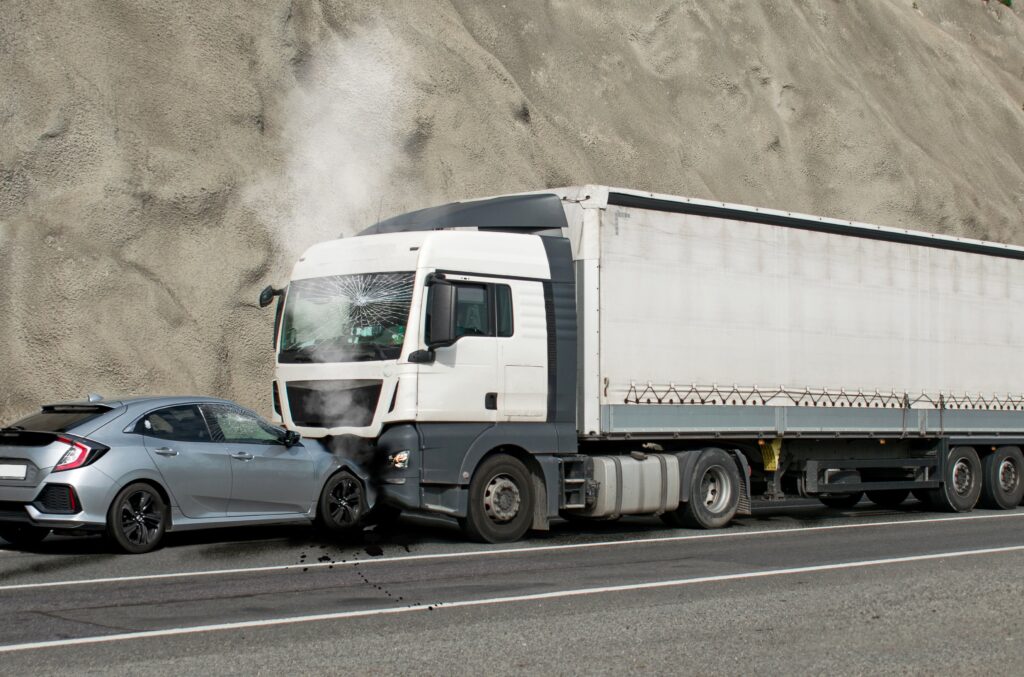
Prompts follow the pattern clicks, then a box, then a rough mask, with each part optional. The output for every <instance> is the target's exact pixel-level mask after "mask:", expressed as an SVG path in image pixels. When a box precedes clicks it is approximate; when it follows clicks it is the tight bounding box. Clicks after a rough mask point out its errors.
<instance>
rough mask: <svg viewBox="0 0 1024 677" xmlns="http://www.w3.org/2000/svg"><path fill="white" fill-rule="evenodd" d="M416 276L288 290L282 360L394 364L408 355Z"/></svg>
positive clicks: (325, 280)
mask: <svg viewBox="0 0 1024 677" xmlns="http://www.w3.org/2000/svg"><path fill="white" fill-rule="evenodd" d="M414 278H415V273H411V272H408V273H406V272H402V273H362V274H358V275H333V276H330V277H317V278H312V279H308V280H296V281H294V282H292V283H291V284H290V285H289V286H288V294H287V297H286V299H285V310H284V324H283V330H282V332H281V352H280V353H279V355H278V360H279V361H281V362H354V361H359V360H393V359H396V358H397V357H398V356H399V354H400V353H401V352H402V342H403V341H404V340H405V326H406V323H408V321H409V306H410V304H411V303H412V289H413V280H414Z"/></svg>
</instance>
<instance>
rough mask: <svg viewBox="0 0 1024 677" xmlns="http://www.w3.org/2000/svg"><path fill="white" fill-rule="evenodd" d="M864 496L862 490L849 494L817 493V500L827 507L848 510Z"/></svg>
mask: <svg viewBox="0 0 1024 677" xmlns="http://www.w3.org/2000/svg"><path fill="white" fill-rule="evenodd" d="M862 498H864V492H863V491H854V492H853V493H850V494H819V495H818V500H819V501H821V503H822V505H824V506H826V507H828V508H834V509H836V510H849V509H850V508H852V507H853V506H855V505H857V504H858V503H860V500H861V499H862Z"/></svg>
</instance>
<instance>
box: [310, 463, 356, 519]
mask: <svg viewBox="0 0 1024 677" xmlns="http://www.w3.org/2000/svg"><path fill="white" fill-rule="evenodd" d="M365 516H366V487H364V486H363V483H362V482H361V481H360V479H359V478H358V477H356V476H355V475H353V474H352V473H350V472H349V471H347V470H342V471H341V472H337V473H335V474H333V475H331V477H330V478H329V479H328V480H327V482H326V483H324V488H323V490H322V491H321V492H320V501H319V504H318V506H317V523H318V524H319V525H320V526H321V527H322V528H323V529H324V530H326V531H328V532H330V533H335V534H347V533H352V532H354V531H356V530H357V529H359V528H361V527H362V526H363V518H364V517H365Z"/></svg>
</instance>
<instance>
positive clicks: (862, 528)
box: [0, 501, 1024, 675]
mask: <svg viewBox="0 0 1024 677" xmlns="http://www.w3.org/2000/svg"><path fill="white" fill-rule="evenodd" d="M1022 567H1024V510H1020V509H1018V510H1016V511H1011V512H988V511H975V512H974V513H971V514H969V515H945V514H939V513H930V512H926V511H924V510H922V509H920V508H919V506H918V504H916V503H915V502H913V501H909V502H908V503H907V504H906V505H905V506H904V507H903V508H901V509H898V510H879V509H875V508H873V507H872V506H870V504H866V503H865V504H862V505H861V506H859V507H858V508H856V509H853V510H850V511H845V512H838V511H833V510H827V509H825V508H822V507H820V506H818V505H817V504H809V503H797V504H790V505H784V506H777V505H776V506H756V507H755V515H754V516H752V517H744V518H740V519H738V520H737V521H736V523H735V524H734V525H733V526H731V527H730V528H728V529H724V530H720V531H713V532H699V531H687V530H667V529H664V528H662V527H661V523H660V522H658V521H657V520H650V519H623V520H620V521H618V522H614V523H598V524H593V525H588V526H587V527H585V528H582V529H581V528H580V527H579V526H577V525H569V524H559V525H556V527H555V528H554V529H553V530H552V532H550V533H548V534H535V535H533V536H532V537H531V538H530V539H528V540H526V541H523V542H521V543H516V544H512V545H503V546H485V545H479V544H471V543H466V542H464V541H463V540H462V539H461V536H460V535H459V534H458V533H457V532H455V531H454V530H452V529H450V528H448V527H447V526H446V525H444V524H441V523H436V522H431V521H429V520H408V521H405V522H403V523H402V524H401V525H400V526H399V527H398V528H397V529H396V530H394V531H391V532H388V533H381V534H378V533H375V532H368V533H367V534H365V535H364V537H363V539H362V540H361V542H358V543H356V542H350V543H337V542H331V541H328V540H324V539H323V538H322V537H319V536H318V535H317V534H316V533H315V532H314V531H312V530H309V529H285V528H281V529H273V530H267V529H248V530H241V529H235V530H230V531H209V532H203V533H197V534H182V535H178V536H172V537H170V540H169V542H168V545H167V547H165V548H163V549H162V550H159V551H157V552H154V553H151V554H149V555H142V556H126V555H113V554H109V553H108V552H107V551H106V549H105V546H104V544H103V543H102V542H101V541H99V540H97V539H84V538H83V539H71V538H63V539H61V538H53V537H51V538H50V539H48V540H47V541H46V542H44V543H43V544H42V545H41V546H39V547H38V548H37V549H36V550H35V551H33V552H19V551H14V550H10V549H0V612H2V614H0V674H10V675H28V674H39V673H50V674H53V673H56V672H58V671H61V672H68V671H73V672H74V673H76V674H81V673H86V674H89V673H110V672H117V673H146V674H150V675H154V674H156V675H158V674H182V673H198V672H203V673H215V674H277V673H283V672H289V673H300V672H301V673H310V672H314V673H318V672H328V671H330V672H358V673H363V672H370V673H402V674H404V673H414V672H416V673H427V674H447V673H460V674H468V673H481V672H488V673H498V674H504V673H524V672H542V673H559V674H565V673H583V672H586V673H591V674H594V673H596V674H606V673H622V672H623V671H630V672H638V671H645V672H656V673H667V672H672V673H696V674H706V673H712V672H716V673H717V672H729V673H739V672H751V671H758V672H762V673H763V672H768V673H781V672H786V673H793V672H798V673H826V672H827V673H840V674H865V673H867V674H876V673H897V672H898V673H912V674H925V673H936V672H939V671H942V672H949V671H956V672H957V673H961V674H982V673H984V674H988V675H991V674H997V675H998V674H1020V673H1021V671H1022V670H1024V629H1022V626H1021V624H1020V623H1019V621H1018V617H1019V616H1020V613H1021V604H1022V602H1024V577H1022V576H1021V574H1020V571H1021V569H1022Z"/></svg>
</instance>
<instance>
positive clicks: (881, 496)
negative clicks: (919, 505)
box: [865, 489, 910, 508]
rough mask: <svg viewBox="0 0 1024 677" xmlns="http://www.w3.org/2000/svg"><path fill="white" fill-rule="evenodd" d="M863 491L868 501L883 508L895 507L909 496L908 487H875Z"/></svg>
mask: <svg viewBox="0 0 1024 677" xmlns="http://www.w3.org/2000/svg"><path fill="white" fill-rule="evenodd" d="M865 493H866V494H867V497H868V500H869V501H871V502H872V503H874V504H875V505H880V506H882V507H883V508H895V507H896V506H898V505H900V504H901V503H903V501H905V500H907V496H910V490H909V489H877V490H875V491H868V492H865Z"/></svg>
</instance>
